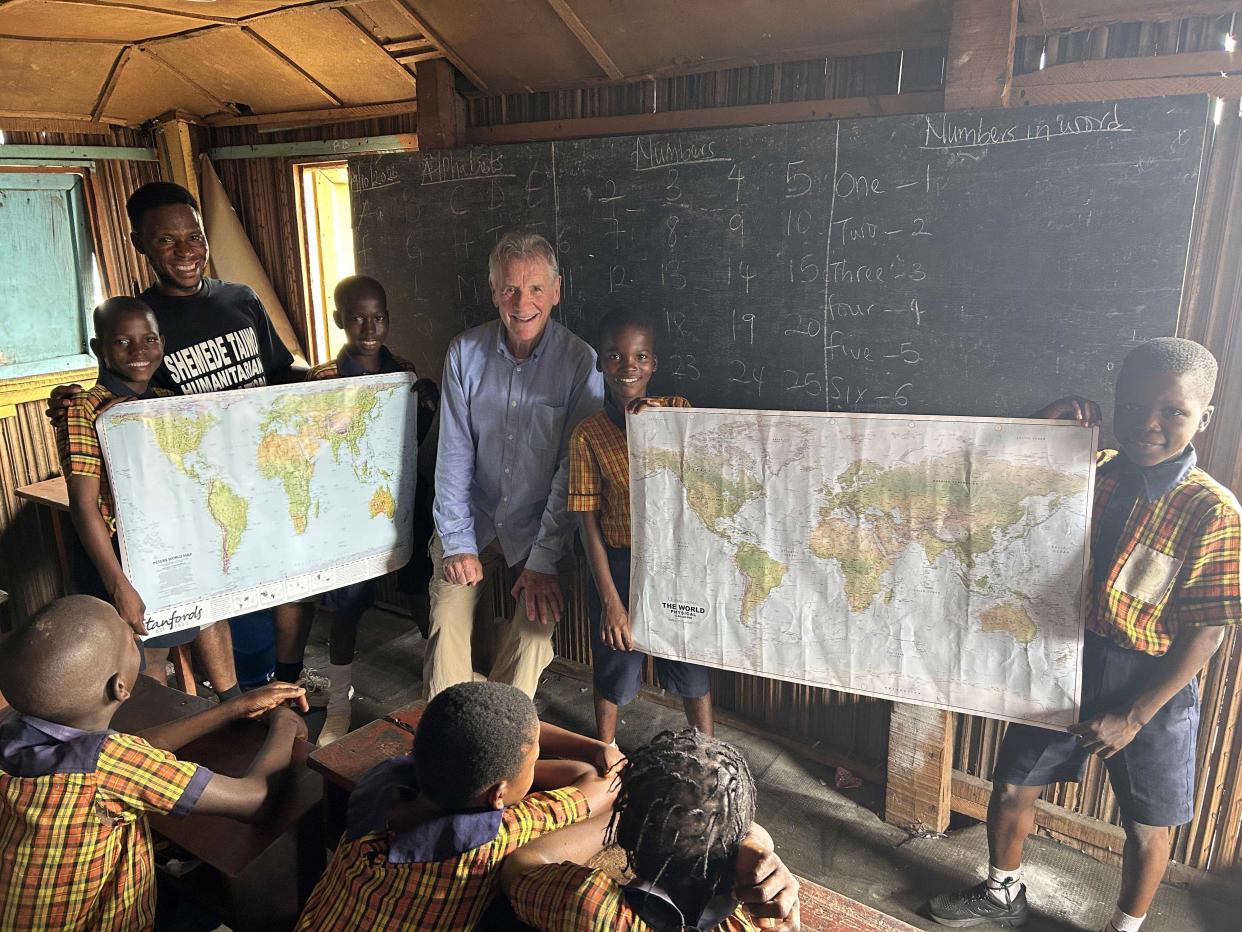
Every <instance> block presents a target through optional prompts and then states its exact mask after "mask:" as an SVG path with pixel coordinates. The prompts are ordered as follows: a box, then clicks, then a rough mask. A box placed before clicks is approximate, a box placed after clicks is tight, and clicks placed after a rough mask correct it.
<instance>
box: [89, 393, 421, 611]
mask: <svg viewBox="0 0 1242 932" xmlns="http://www.w3.org/2000/svg"><path fill="white" fill-rule="evenodd" d="M413 383H414V377H413V375H412V374H410V373H404V372H402V373H395V374H390V375H373V376H365V377H363V378H356V379H333V380H325V381H317V382H307V383H304V384H301V385H284V386H272V387H266V388H254V389H244V390H241V391H235V392H219V393H215V394H208V395H188V396H183V397H179V398H158V399H151V400H148V401H132V402H127V403H125V404H120V405H114V406H113V407H112V408H109V409H108V410H107V411H105V412H104V413H103V414H102V415H101V416H100V418H99V421H98V432H99V438H100V443H101V446H102V447H103V452H104V460H105V462H106V464H107V468H108V476H109V479H110V481H111V484H112V491H113V496H114V498H115V499H116V516H117V532H118V534H119V542H120V548H121V561H122V567H123V568H124V570H125V574H126V576H128V577H129V580H130V582H132V583H133V585H134V588H135V589H137V590H138V594H139V595H141V596H142V598H143V601H144V602H145V603H146V606H147V618H146V625H147V630H148V632H149V633H150V634H151V635H159V634H167V633H170V632H172V631H177V630H180V629H182V628H187V627H193V626H195V625H202V624H207V623H210V622H212V621H216V620H218V619H221V618H231V617H233V616H235V615H238V614H243V613H246V612H253V611H257V610H258V609H262V608H267V607H269V606H273V605H280V604H283V603H285V602H291V601H294V600H295V599H300V598H304V597H306V596H310V595H315V594H317V593H320V592H326V591H328V590H330V589H336V588H339V587H341V586H344V585H348V584H350V583H354V582H360V581H362V580H365V579H370V578H373V577H376V576H381V575H383V574H384V573H387V572H389V571H390V570H393V569H397V568H399V567H401V566H403V565H404V564H405V563H406V562H408V561H409V559H410V556H411V554H412V552H413V549H412V531H413V528H412V523H411V519H412V514H413V508H414V491H415V487H416V478H417V477H416V463H417V455H418V443H417V438H416V435H415V409H416V404H417V397H416V396H414V395H413V394H412V393H411V390H410V389H411V386H412V385H413Z"/></svg>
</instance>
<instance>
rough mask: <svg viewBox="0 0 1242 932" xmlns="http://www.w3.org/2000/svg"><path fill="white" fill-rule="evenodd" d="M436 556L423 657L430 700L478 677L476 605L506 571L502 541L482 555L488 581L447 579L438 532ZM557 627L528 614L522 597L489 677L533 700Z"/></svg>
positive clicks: (433, 550) (433, 545)
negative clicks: (473, 640)
mask: <svg viewBox="0 0 1242 932" xmlns="http://www.w3.org/2000/svg"><path fill="white" fill-rule="evenodd" d="M431 561H432V563H433V564H434V566H435V573H434V575H433V576H432V578H431V631H430V634H429V635H428V637H427V651H426V653H425V654H424V656H423V688H424V690H425V692H426V695H427V698H428V699H430V698H432V697H433V696H435V695H436V693H439V692H442V691H443V690H445V689H447V688H448V687H450V686H452V685H453V684H454V683H465V682H468V681H470V680H472V679H474V667H473V665H472V663H471V656H470V635H471V632H472V631H473V630H474V610H475V606H476V605H477V604H478V601H479V596H480V595H481V593H482V591H483V590H484V589H486V588H487V584H488V583H490V582H492V581H494V580H495V579H496V577H497V576H498V575H499V574H502V573H503V572H504V570H505V557H504V552H503V551H502V550H501V548H500V541H499V540H495V541H492V543H491V544H489V545H488V546H487V547H485V548H483V552H482V553H480V554H479V562H480V563H482V564H483V582H481V583H475V584H474V585H473V586H461V585H458V584H456V583H451V582H449V581H448V580H447V579H445V578H444V547H443V545H442V544H441V543H440V535H439V534H436V535H435V536H433V537H432V538H431ZM555 628H556V626H555V625H541V624H540V623H539V621H538V619H528V618H527V617H526V606H525V603H524V601H523V600H522V599H518V600H517V609H516V610H515V611H514V613H513V619H512V620H511V621H510V622H509V624H508V625H507V626H506V631H505V634H504V636H503V637H502V639H501V643H500V649H499V651H498V652H497V654H496V662H495V663H494V664H492V670H491V675H490V677H489V679H491V680H492V681H493V682H497V683H509V684H510V685H512V686H516V687H517V688H518V689H520V690H522V691H523V692H524V693H526V695H528V696H530V697H531V698H532V699H533V698H534V697H535V690H536V689H537V688H538V687H539V675H540V674H541V673H543V671H544V668H545V667H546V666H547V665H548V664H549V663H551V662H552V632H553V631H554V630H555Z"/></svg>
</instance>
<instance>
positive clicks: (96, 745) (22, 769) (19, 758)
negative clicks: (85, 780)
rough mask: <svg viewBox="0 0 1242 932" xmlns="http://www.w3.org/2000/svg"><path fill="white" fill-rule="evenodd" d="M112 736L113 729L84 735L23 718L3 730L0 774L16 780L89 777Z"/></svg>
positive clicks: (79, 730)
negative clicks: (57, 775)
mask: <svg viewBox="0 0 1242 932" xmlns="http://www.w3.org/2000/svg"><path fill="white" fill-rule="evenodd" d="M110 734H113V732H112V730H111V729H104V730H103V731H84V730H82V729H81V728H73V727H71V726H69V725H61V724H59V723H58V722H49V721H47V720H46V719H42V718H38V717H37V716H34V715H22V716H20V717H18V718H16V719H14V720H13V721H11V722H9V723H8V724H6V725H5V726H4V728H3V729H0V770H4V771H5V772H7V773H10V774H12V775H13V776H16V777H43V776H47V775H48V774H52V773H89V772H91V771H92V770H94V769H95V765H96V762H97V761H98V760H99V751H100V748H102V747H103V743H104V740H105V739H106V738H107V737H108V735H110Z"/></svg>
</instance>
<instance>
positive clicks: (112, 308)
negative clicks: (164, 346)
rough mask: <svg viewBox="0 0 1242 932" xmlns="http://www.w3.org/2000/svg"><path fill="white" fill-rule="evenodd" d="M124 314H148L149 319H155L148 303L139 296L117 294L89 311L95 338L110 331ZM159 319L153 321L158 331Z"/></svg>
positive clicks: (103, 335) (99, 337)
mask: <svg viewBox="0 0 1242 932" xmlns="http://www.w3.org/2000/svg"><path fill="white" fill-rule="evenodd" d="M126 314H150V315H151V319H152V320H155V312H154V311H152V310H151V307H150V305H148V304H147V303H146V302H145V301H143V300H142V299H140V298H131V297H129V296H128V295H118V296H117V297H115V298H108V300H106V301H104V302H103V303H102V304H99V305H96V307H95V310H94V311H92V312H91V323H92V325H93V326H94V330H95V338H96V339H97V340H102V339H103V338H104V337H105V336H106V335H107V334H109V333H111V332H112V326H113V324H115V323H116V322H117V321H118V320H119V319H120V318H121V317H122V316H124V315H126ZM159 327H160V325H159V321H158V320H156V322H155V330H156V332H157V333H158V332H159Z"/></svg>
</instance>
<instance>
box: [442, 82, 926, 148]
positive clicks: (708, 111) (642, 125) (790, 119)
mask: <svg viewBox="0 0 1242 932" xmlns="http://www.w3.org/2000/svg"><path fill="white" fill-rule="evenodd" d="M943 105H944V95H943V94H941V93H940V92H939V91H927V92H920V93H916V94H887V95H873V96H870V97H838V98H834V99H828V100H801V101H794V102H791V103H783V104H754V105H749V106H744V107H707V108H703V109H701V110H665V111H661V112H659V113H633V114H626V115H624V116H615V117H588V118H585V119H579V120H542V121H539V122H535V123H507V124H503V125H500V126H476V127H473V128H470V129H467V130H466V142H467V143H469V144H470V145H497V144H501V143H507V142H532V141H538V140H545V139H573V138H575V137H579V136H611V135H618V134H624V133H660V132H668V131H673V130H682V129H710V128H712V127H717V126H748V125H753V124H765V123H803V122H806V121H809V120H840V119H848V118H850V117H859V116H884V115H891V114H898V113H934V112H936V111H937V110H941V109H943Z"/></svg>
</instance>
